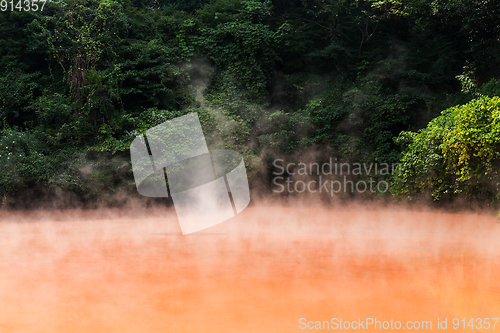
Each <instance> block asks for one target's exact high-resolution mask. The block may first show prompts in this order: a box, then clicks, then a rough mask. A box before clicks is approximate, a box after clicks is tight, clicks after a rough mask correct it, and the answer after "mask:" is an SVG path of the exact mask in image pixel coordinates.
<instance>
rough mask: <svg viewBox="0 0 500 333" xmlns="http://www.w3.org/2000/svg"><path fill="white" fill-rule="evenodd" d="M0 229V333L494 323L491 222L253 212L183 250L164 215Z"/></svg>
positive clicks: (477, 217) (280, 209) (498, 247)
mask: <svg viewBox="0 0 500 333" xmlns="http://www.w3.org/2000/svg"><path fill="white" fill-rule="evenodd" d="M0 220H1V223H0V309H1V311H0V332H2V333H10V332H16V333H17V332H20V333H21V332H22V333H25V332H26V333H28V332H30V333H31V332H33V333H35V332H47V333H49V332H50V333H58V332H74V333H76V332H92V333H98V332H103V333H104V332H105V333H111V332H120V333H125V332H134V333H136V332H137V333H149V332H217V333H220V332H303V331H304V329H300V327H301V326H300V323H299V320H301V318H304V319H303V320H305V321H307V322H309V321H314V322H315V321H321V322H323V321H331V319H332V318H339V319H342V320H347V321H354V320H356V321H357V320H358V318H361V320H365V319H366V318H374V319H375V318H376V319H377V320H379V321H390V320H391V319H392V320H394V321H396V320H398V321H401V322H402V323H403V325H404V323H406V321H408V320H411V321H422V320H425V321H432V325H433V326H432V327H433V329H432V330H427V331H438V329H437V320H438V318H440V320H444V319H445V318H447V320H448V330H450V331H457V330H453V325H452V320H453V318H459V319H460V320H461V319H462V318H465V319H466V323H468V322H469V320H470V319H471V318H499V317H500V283H499V281H500V256H499V253H500V242H499V241H500V224H497V223H496V220H495V218H494V217H492V216H491V215H487V214H477V213H474V214H473V213H470V214H445V213H436V212H429V211H427V212H415V211H405V210H395V209H389V208H388V209H383V210H374V209H365V208H362V207H361V206H360V207H347V208H345V209H343V210H339V209H325V208H320V207H313V206H308V207H289V206H286V207H285V206H265V205H256V206H254V207H252V208H247V209H246V210H245V211H243V212H242V213H241V214H239V215H237V216H236V217H235V218H233V219H230V220H228V221H226V222H224V223H222V224H220V225H217V226H214V227H212V228H210V229H206V230H204V231H202V232H198V233H194V234H191V235H187V236H182V234H181V231H180V228H179V225H178V222H177V219H176V215H175V212H174V211H173V210H167V209H163V210H162V209H153V210H142V211H132V210H130V211H125V210H100V211H93V212H83V211H65V212H63V211H56V212H43V211H40V212H30V213H28V212H19V213H12V212H0ZM311 325H312V324H311ZM365 325H366V324H365ZM311 327H312V326H311ZM498 329H500V323H497V326H496V329H495V330H492V329H491V328H490V329H489V330H484V329H476V330H475V331H488V332H492V331H497V330H498ZM373 330H374V327H373V326H371V327H370V329H366V330H365V331H373ZM466 330H467V331H470V329H469V328H468V327H466ZM306 331H307V330H306ZM376 331H381V330H380V329H377V330H376ZM439 331H443V330H442V329H441V330H439ZM458 331H465V330H463V329H462V328H460V329H459V330H458Z"/></svg>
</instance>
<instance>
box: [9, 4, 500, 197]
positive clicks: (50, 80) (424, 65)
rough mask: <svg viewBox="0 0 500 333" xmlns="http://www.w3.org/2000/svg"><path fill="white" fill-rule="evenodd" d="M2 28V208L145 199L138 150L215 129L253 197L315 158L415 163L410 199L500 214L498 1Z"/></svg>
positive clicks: (130, 14) (407, 186) (205, 12)
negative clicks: (150, 140)
mask: <svg viewBox="0 0 500 333" xmlns="http://www.w3.org/2000/svg"><path fill="white" fill-rule="evenodd" d="M0 16H1V20H0V29H1V30H0V31H2V36H0V168H1V169H0V170H1V172H0V195H1V196H2V197H3V201H9V202H11V203H16V202H22V201H23V200H25V201H26V200H29V201H33V199H34V198H37V197H38V198H54V197H57V196H61V195H62V193H69V195H70V196H71V197H72V198H74V199H75V200H76V201H79V202H84V203H92V202H98V201H100V200H103V199H104V197H110V196H109V194H110V193H115V192H119V191H120V190H126V191H129V192H130V193H135V192H134V185H133V177H132V174H131V168H130V163H129V155H128V154H129V152H128V147H129V145H130V142H131V141H132V140H133V139H134V138H135V136H136V135H138V134H140V133H143V132H144V131H145V130H146V129H148V128H150V127H151V126H154V125H157V124H160V123H162V122H164V121H166V120H169V119H173V118H175V117H178V116H180V115H183V114H187V113H190V112H198V114H199V116H200V119H201V121H202V125H203V128H204V131H205V132H206V133H205V134H206V136H207V138H208V142H209V145H210V146H211V147H212V148H230V149H234V150H237V151H239V152H241V153H242V154H243V155H244V157H245V162H246V164H247V169H248V171H249V173H250V176H251V181H252V183H254V182H255V181H257V180H262V179H266V177H265V176H266V174H268V171H269V168H270V161H271V160H272V158H273V157H274V156H285V155H292V156H293V155H297V154H300V153H301V152H304V151H307V150H308V149H314V150H315V151H320V152H321V151H324V152H325V154H333V155H334V156H336V157H338V158H339V159H340V160H344V161H351V162H367V163H371V162H373V161H378V162H379V163H397V162H398V161H400V160H401V158H402V160H401V162H402V174H401V175H400V176H396V177H395V178H394V179H393V187H392V193H393V194H395V195H396V196H398V197H407V198H414V197H415V195H417V196H418V193H420V195H426V194H429V193H430V194H432V196H433V197H434V198H435V199H439V198H442V197H449V198H453V197H456V196H462V197H466V198H471V199H481V200H488V201H493V202H498V199H499V197H498V194H497V193H498V191H497V189H496V187H495V186H493V184H494V182H495V181H496V178H495V177H496V172H497V164H496V159H497V157H498V156H497V154H498V152H499V151H500V150H499V148H500V147H499V146H498V145H497V142H496V141H495V140H496V138H495V133H496V132H495V131H496V119H497V118H496V117H497V113H496V112H497V111H495V110H498V107H497V105H498V104H496V103H497V102H498V100H497V99H495V98H492V99H488V98H487V97H485V96H490V97H493V96H498V95H499V94H500V80H498V78H499V77H500V40H499V38H500V37H499V36H500V25H499V24H498V17H499V16H500V6H498V4H497V3H496V1H494V0H486V1H484V0H464V1H452V0H438V1H434V0H432V1H431V0H382V1H379V0H356V1H346V0H287V1H284V0H246V1H243V0H189V1H180V0H133V1H129V0H62V1H59V2H57V3H56V2H52V3H48V4H47V5H46V7H45V10H44V11H43V12H24V11H22V12H18V11H14V12H9V11H6V12H1V13H0ZM457 105H462V106H457ZM442 110H446V111H444V112H443V113H442V114H441V115H440V113H441V111H442ZM435 117H437V118H435ZM433 118H435V119H433ZM431 120H432V121H431ZM429 122H430V123H429ZM427 124H429V125H427ZM426 126H427V127H426ZM420 129H422V130H421V131H419V130H420ZM417 131H419V132H417ZM460 131H461V132H460ZM401 132H403V133H402V134H401V135H400V133H401ZM398 136H399V137H398ZM396 137H398V139H397V140H395V138H396ZM26 198H29V199H26Z"/></svg>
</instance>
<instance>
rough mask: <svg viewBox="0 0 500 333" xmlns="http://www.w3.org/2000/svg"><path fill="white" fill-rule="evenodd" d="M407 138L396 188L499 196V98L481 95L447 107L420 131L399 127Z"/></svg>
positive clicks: (405, 192) (410, 192)
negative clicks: (462, 103)
mask: <svg viewBox="0 0 500 333" xmlns="http://www.w3.org/2000/svg"><path fill="white" fill-rule="evenodd" d="M397 141H399V142H404V143H407V144H409V147H408V151H407V152H405V154H404V155H403V158H402V165H401V170H400V175H398V176H397V177H396V178H395V186H394V188H393V189H394V192H395V193H397V194H398V195H400V196H406V197H408V198H414V197H416V196H418V195H419V194H421V193H422V192H426V191H428V192H430V193H431V195H432V197H433V198H434V199H436V200H439V199H441V198H442V197H446V198H453V197H456V196H458V195H465V196H466V197H467V198H471V199H481V200H488V201H490V202H492V201H493V202H494V201H495V200H498V198H500V192H499V190H500V186H499V185H500V178H499V174H498V166H499V164H500V159H499V158H500V98H499V97H493V98H490V97H481V98H478V99H474V100H472V101H471V102H469V103H467V104H465V105H462V106H456V107H452V108H449V109H447V110H445V111H443V112H442V114H441V115H440V116H439V117H437V118H435V119H433V120H432V121H431V122H430V123H429V125H428V126H427V127H426V128H425V129H422V130H420V131H419V132H418V133H413V132H403V133H401V134H400V136H399V137H398V139H397Z"/></svg>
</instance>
